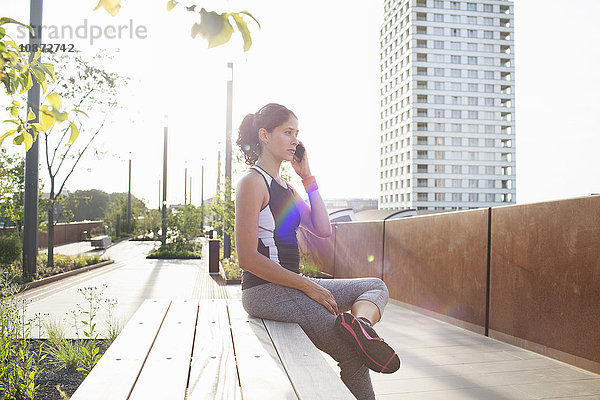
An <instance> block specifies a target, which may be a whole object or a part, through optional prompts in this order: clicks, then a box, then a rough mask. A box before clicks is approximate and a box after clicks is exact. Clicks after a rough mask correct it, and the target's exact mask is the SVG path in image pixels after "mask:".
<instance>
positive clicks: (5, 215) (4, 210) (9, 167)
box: [0, 149, 25, 238]
mask: <svg viewBox="0 0 600 400" xmlns="http://www.w3.org/2000/svg"><path fill="white" fill-rule="evenodd" d="M24 169H25V159H24V158H23V157H20V156H11V155H9V154H8V153H7V152H6V149H1V150H0V215H2V220H3V221H2V222H3V223H4V226H7V225H14V226H15V227H16V233H17V237H19V238H20V237H21V227H22V226H23V197H24V192H25V176H24V174H23V171H24Z"/></svg>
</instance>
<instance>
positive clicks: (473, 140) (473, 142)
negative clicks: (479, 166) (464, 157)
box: [469, 138, 479, 173]
mask: <svg viewBox="0 0 600 400" xmlns="http://www.w3.org/2000/svg"><path fill="white" fill-rule="evenodd" d="M469 146H470V147H477V146H479V139H477V138H469ZM469 168H471V167H469ZM475 173H477V172H475Z"/></svg>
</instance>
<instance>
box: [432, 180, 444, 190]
mask: <svg viewBox="0 0 600 400" xmlns="http://www.w3.org/2000/svg"><path fill="white" fill-rule="evenodd" d="M433 186H434V187H439V188H443V187H444V180H443V179H439V178H438V179H435V180H434V181H433Z"/></svg>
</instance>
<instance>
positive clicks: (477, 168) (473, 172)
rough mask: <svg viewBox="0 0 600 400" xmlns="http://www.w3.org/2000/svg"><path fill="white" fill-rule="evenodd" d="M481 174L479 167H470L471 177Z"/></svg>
mask: <svg viewBox="0 0 600 400" xmlns="http://www.w3.org/2000/svg"><path fill="white" fill-rule="evenodd" d="M478 173H479V167H478V166H477V165H469V175H477V174H478Z"/></svg>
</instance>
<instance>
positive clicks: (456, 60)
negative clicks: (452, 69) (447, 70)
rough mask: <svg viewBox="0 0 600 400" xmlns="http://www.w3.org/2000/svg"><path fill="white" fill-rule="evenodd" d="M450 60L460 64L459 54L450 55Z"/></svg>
mask: <svg viewBox="0 0 600 400" xmlns="http://www.w3.org/2000/svg"><path fill="white" fill-rule="evenodd" d="M450 62H451V63H452V64H460V56H450Z"/></svg>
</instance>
